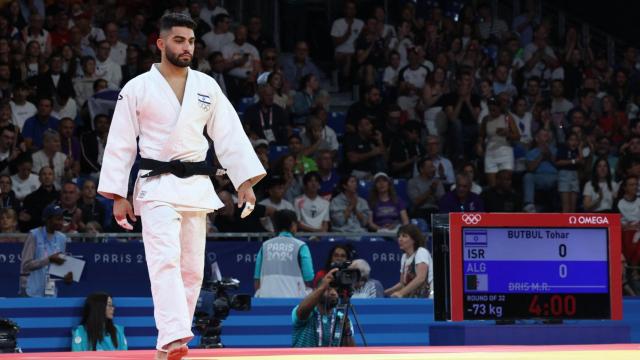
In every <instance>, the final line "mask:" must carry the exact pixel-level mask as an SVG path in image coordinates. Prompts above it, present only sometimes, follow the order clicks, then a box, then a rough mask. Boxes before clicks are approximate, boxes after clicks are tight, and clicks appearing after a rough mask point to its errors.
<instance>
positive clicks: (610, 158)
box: [591, 136, 618, 198]
mask: <svg viewBox="0 0 640 360" xmlns="http://www.w3.org/2000/svg"><path fill="white" fill-rule="evenodd" d="M600 158H603V159H606V160H607V162H608V163H609V172H610V173H611V176H612V178H613V179H615V174H616V167H617V166H618V157H617V156H616V155H614V154H613V152H612V151H611V140H609V138H607V137H605V136H599V137H598V138H596V142H595V149H594V151H593V163H592V164H591V169H592V170H593V168H595V166H596V161H597V160H599V159H600ZM614 194H615V193H614ZM613 197H614V198H615V195H614V196H613Z"/></svg>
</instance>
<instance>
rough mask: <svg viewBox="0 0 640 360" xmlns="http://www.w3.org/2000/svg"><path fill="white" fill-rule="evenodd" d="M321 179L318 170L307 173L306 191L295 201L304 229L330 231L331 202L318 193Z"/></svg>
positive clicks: (305, 180)
mask: <svg viewBox="0 0 640 360" xmlns="http://www.w3.org/2000/svg"><path fill="white" fill-rule="evenodd" d="M321 181H322V178H321V177H320V174H318V173H317V172H316V171H312V172H309V173H306V174H305V175H304V177H303V179H302V185H303V187H304V193H303V194H302V195H301V196H299V197H297V198H296V199H295V201H294V202H293V206H294V207H295V209H296V213H297V214H298V219H299V221H300V223H299V225H298V226H299V227H300V230H302V231H306V232H327V231H329V219H330V218H329V202H328V201H327V200H325V199H323V198H322V197H320V196H319V195H318V191H319V190H320V182H321Z"/></svg>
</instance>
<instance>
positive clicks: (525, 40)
mask: <svg viewBox="0 0 640 360" xmlns="http://www.w3.org/2000/svg"><path fill="white" fill-rule="evenodd" d="M539 23H540V15H539V14H538V12H537V10H536V3H535V0H526V1H525V2H524V12H523V13H522V14H520V15H518V16H516V17H515V18H514V19H513V24H512V28H513V31H515V32H516V33H517V34H518V35H519V37H520V46H522V47H525V46H527V45H529V43H531V41H532V40H533V29H534V28H535V27H536V25H537V24H539Z"/></svg>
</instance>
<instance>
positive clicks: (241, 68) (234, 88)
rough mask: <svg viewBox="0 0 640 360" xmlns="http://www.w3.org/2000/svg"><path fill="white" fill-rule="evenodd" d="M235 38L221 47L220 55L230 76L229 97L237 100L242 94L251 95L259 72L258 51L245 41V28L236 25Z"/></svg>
mask: <svg viewBox="0 0 640 360" xmlns="http://www.w3.org/2000/svg"><path fill="white" fill-rule="evenodd" d="M234 36H235V39H234V40H233V41H232V42H230V43H228V44H226V45H224V46H223V47H222V55H223V56H224V60H225V61H226V62H227V64H226V69H227V71H228V72H229V76H230V77H231V80H232V81H231V82H230V84H227V86H229V87H230V88H228V89H227V90H228V91H230V93H231V97H232V99H233V100H235V101H237V100H239V99H240V98H241V97H244V96H253V91H254V90H253V83H254V82H255V81H256V77H257V76H258V74H259V73H260V53H259V52H258V49H256V48H255V46H253V45H251V44H249V43H248V42H247V28H246V27H245V26H242V25H241V26H238V27H237V28H236V31H235V33H234Z"/></svg>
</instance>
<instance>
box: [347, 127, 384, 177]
mask: <svg viewBox="0 0 640 360" xmlns="http://www.w3.org/2000/svg"><path fill="white" fill-rule="evenodd" d="M356 131H357V132H356V133H355V134H347V135H346V136H345V139H344V153H345V165H346V169H347V171H349V172H350V173H351V174H352V175H355V176H356V177H357V178H358V179H364V178H369V177H371V175H372V174H373V173H374V171H375V172H377V171H382V170H383V169H384V155H385V154H386V149H385V148H384V143H383V141H382V133H380V131H378V130H375V131H374V130H373V126H372V124H371V120H369V118H367V117H362V118H360V120H359V121H358V125H357V128H356Z"/></svg>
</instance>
